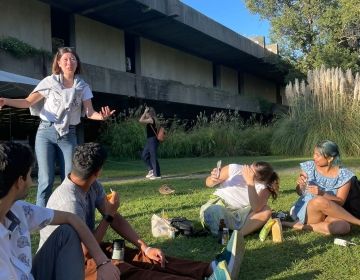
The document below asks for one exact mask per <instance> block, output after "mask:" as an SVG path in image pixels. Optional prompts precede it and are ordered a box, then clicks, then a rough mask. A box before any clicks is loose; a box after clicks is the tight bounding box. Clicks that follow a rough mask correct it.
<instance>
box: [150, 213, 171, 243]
mask: <svg viewBox="0 0 360 280" xmlns="http://www.w3.org/2000/svg"><path fill="white" fill-rule="evenodd" d="M176 231H177V230H176V229H175V228H174V227H172V226H171V225H170V221H169V220H167V219H164V218H161V217H159V216H158V215H156V214H154V215H152V217H151V232H152V235H153V236H154V237H174V234H175V232H176Z"/></svg>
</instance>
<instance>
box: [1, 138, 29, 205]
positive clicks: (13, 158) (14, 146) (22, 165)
mask: <svg viewBox="0 0 360 280" xmlns="http://www.w3.org/2000/svg"><path fill="white" fill-rule="evenodd" d="M33 163H34V155H33V153H32V151H31V150H30V148H29V147H27V146H25V145H22V144H19V143H15V142H1V143H0V199H1V198H3V197H5V196H6V195H7V194H8V193H9V191H10V189H11V187H12V185H13V184H14V183H15V182H16V180H17V179H19V177H23V178H24V179H25V178H26V176H27V174H28V173H29V171H30V168H31V167H32V165H33Z"/></svg>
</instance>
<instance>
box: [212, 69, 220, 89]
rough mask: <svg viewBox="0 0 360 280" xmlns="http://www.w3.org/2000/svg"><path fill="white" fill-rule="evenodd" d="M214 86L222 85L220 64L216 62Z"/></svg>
mask: <svg viewBox="0 0 360 280" xmlns="http://www.w3.org/2000/svg"><path fill="white" fill-rule="evenodd" d="M212 69H213V87H214V88H219V87H220V86H221V85H220V66H219V65H217V64H216V63H213V67H212Z"/></svg>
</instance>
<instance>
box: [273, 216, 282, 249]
mask: <svg viewBox="0 0 360 280" xmlns="http://www.w3.org/2000/svg"><path fill="white" fill-rule="evenodd" d="M274 221H275V223H274V224H273V226H272V228H271V234H272V239H273V242H274V243H281V242H283V241H284V237H283V230H282V225H281V221H280V219H279V218H276V219H274Z"/></svg>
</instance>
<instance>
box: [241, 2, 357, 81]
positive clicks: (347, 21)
mask: <svg viewBox="0 0 360 280" xmlns="http://www.w3.org/2000/svg"><path fill="white" fill-rule="evenodd" d="M245 3H246V6H247V8H248V9H249V10H250V11H251V12H252V13H257V14H259V15H260V16H261V17H262V18H264V19H267V20H269V21H270V23H271V26H272V27H271V34H270V36H271V40H272V41H273V42H276V43H278V44H279V45H280V54H281V55H282V56H283V58H285V59H287V60H288V61H289V62H291V63H292V64H293V66H294V67H295V68H296V69H298V70H300V71H301V72H302V73H304V74H305V73H307V71H308V70H310V69H313V68H315V67H320V66H321V65H325V66H326V67H342V68H344V69H347V68H351V69H352V70H353V71H359V70H360V59H359V55H360V17H359V14H358V13H359V11H360V1H359V0H245Z"/></svg>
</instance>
